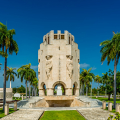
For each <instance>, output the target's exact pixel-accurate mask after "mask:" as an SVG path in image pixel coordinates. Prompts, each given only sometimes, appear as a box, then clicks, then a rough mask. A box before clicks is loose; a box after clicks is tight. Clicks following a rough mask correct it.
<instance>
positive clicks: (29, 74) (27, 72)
mask: <svg viewBox="0 0 120 120" xmlns="http://www.w3.org/2000/svg"><path fill="white" fill-rule="evenodd" d="M30 66H31V63H29V64H28V65H23V66H22V67H20V68H19V69H18V70H17V72H18V78H19V76H20V77H21V82H23V78H24V79H25V84H26V99H27V81H29V82H31V81H32V79H33V78H34V77H36V73H35V71H34V70H33V69H30ZM29 93H30V91H29ZM29 97H30V94H29Z"/></svg>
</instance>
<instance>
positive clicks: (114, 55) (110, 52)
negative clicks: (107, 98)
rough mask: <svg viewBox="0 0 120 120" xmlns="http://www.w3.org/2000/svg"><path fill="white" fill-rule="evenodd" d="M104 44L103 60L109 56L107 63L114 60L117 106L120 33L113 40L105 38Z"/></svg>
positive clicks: (101, 44) (102, 43) (102, 50)
mask: <svg viewBox="0 0 120 120" xmlns="http://www.w3.org/2000/svg"><path fill="white" fill-rule="evenodd" d="M100 46H102V48H101V50H100V52H101V53H102V57H101V62H102V63H103V62H104V61H105V59H106V58H107V64H108V65H109V64H110V61H111V60H112V61H114V108H116V68H117V64H118V60H119V57H120V33H117V34H115V33H114V35H113V38H112V39H111V40H105V41H103V42H101V43H100Z"/></svg>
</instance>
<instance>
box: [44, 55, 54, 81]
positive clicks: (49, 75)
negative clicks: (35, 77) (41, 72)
mask: <svg viewBox="0 0 120 120" xmlns="http://www.w3.org/2000/svg"><path fill="white" fill-rule="evenodd" d="M52 67H53V65H52V56H46V68H45V71H46V78H47V80H51V79H52Z"/></svg>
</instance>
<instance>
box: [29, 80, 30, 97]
mask: <svg viewBox="0 0 120 120" xmlns="http://www.w3.org/2000/svg"><path fill="white" fill-rule="evenodd" d="M29 98H30V82H29Z"/></svg>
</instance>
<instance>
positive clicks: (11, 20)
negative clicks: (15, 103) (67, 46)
mask: <svg viewBox="0 0 120 120" xmlns="http://www.w3.org/2000/svg"><path fill="white" fill-rule="evenodd" d="M119 5H120V0H114V1H113V0H71V1H70V0H60V1H57V0H34V1H33V0H17V1H16V0H4V1H3V0H2V1H1V2H0V22H2V23H4V24H6V22H7V27H8V29H13V28H14V29H15V31H16V35H15V36H14V40H16V41H17V43H18V46H19V52H18V55H15V53H14V54H13V55H10V56H9V57H8V62H7V66H8V67H13V68H19V67H21V66H22V65H25V64H28V63H29V62H30V63H31V64H32V68H33V69H34V70H35V71H36V72H37V70H38V68H37V66H38V49H39V48H40V43H42V42H43V35H45V34H46V33H48V32H49V31H50V30H54V32H55V33H56V32H57V30H61V32H62V33H63V32H64V30H68V31H69V32H70V33H71V34H73V35H74V37H75V42H76V43H78V48H79V49H80V64H81V67H82V68H86V69H88V68H90V67H92V68H93V69H92V71H91V72H93V73H94V74H95V75H100V76H101V75H102V73H105V72H106V71H108V70H109V68H111V69H112V70H113V69H114V64H113V62H111V63H110V65H109V66H107V62H106V61H105V62H104V63H103V65H101V62H100V59H101V54H100V46H99V44H100V42H102V41H104V40H107V39H111V38H112V36H113V33H112V31H114V32H115V33H116V32H120V7H119ZM0 63H2V64H3V65H2V66H1V67H2V69H1V71H0V87H3V76H2V74H3V68H4V58H2V57H0ZM117 70H120V64H118V66H117ZM24 83H25V82H23V83H21V82H20V79H17V78H16V79H15V81H14V83H12V87H17V86H20V85H21V84H22V85H25V84H24ZM7 87H9V81H8V82H7ZM93 87H97V84H96V83H93Z"/></svg>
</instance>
